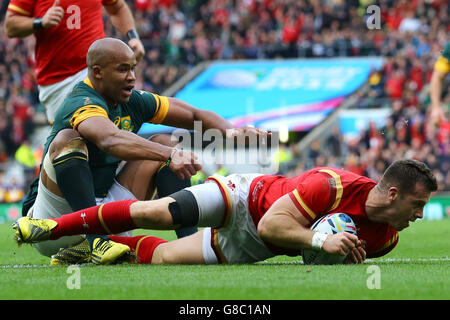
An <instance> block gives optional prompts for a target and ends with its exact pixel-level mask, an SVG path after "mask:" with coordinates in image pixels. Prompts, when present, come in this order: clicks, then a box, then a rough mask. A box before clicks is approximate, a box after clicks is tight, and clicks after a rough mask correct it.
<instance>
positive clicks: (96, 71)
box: [92, 65, 103, 79]
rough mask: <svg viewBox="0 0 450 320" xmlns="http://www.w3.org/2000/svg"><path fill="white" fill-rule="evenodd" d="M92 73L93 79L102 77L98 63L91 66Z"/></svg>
mask: <svg viewBox="0 0 450 320" xmlns="http://www.w3.org/2000/svg"><path fill="white" fill-rule="evenodd" d="M92 73H93V75H94V78H95V79H102V78H103V71H102V68H101V67H100V66H99V65H94V66H92Z"/></svg>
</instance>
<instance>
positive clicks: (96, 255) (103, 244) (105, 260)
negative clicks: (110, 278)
mask: <svg viewBox="0 0 450 320" xmlns="http://www.w3.org/2000/svg"><path fill="white" fill-rule="evenodd" d="M129 253H130V247H129V246H127V245H125V244H122V243H117V242H114V241H112V240H105V239H102V238H95V239H94V241H93V242H92V262H93V263H94V264H102V265H107V264H114V263H120V262H124V261H125V260H126V259H127V257H128V256H129Z"/></svg>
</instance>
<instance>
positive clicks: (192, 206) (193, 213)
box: [169, 190, 199, 227]
mask: <svg viewBox="0 0 450 320" xmlns="http://www.w3.org/2000/svg"><path fill="white" fill-rule="evenodd" d="M170 197H171V198H173V199H175V202H171V203H170V204H169V212H170V214H171V216H172V220H173V224H174V225H180V226H181V227H193V226H196V225H197V224H198V218H199V211H198V205H197V201H196V200H195V198H194V195H193V194H192V193H191V192H190V191H187V190H181V191H178V192H175V193H173V194H171V195H170Z"/></svg>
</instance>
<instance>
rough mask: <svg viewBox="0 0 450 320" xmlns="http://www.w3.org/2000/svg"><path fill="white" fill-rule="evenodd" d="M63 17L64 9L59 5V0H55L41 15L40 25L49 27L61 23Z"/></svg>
mask: <svg viewBox="0 0 450 320" xmlns="http://www.w3.org/2000/svg"><path fill="white" fill-rule="evenodd" d="M63 17H64V9H63V7H61V6H60V5H59V0H55V2H54V3H53V5H52V6H51V7H50V8H49V9H48V10H47V12H46V13H45V14H44V16H43V17H42V26H43V27H44V28H51V27H54V26H57V25H58V24H60V23H61V20H62V18H63Z"/></svg>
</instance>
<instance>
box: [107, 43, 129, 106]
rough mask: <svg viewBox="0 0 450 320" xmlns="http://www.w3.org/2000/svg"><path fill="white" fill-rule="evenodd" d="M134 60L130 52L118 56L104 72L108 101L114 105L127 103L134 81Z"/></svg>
mask: <svg viewBox="0 0 450 320" xmlns="http://www.w3.org/2000/svg"><path fill="white" fill-rule="evenodd" d="M135 67H136V58H135V57H134V54H133V53H132V51H131V52H124V53H123V54H118V58H117V59H114V61H112V62H111V63H110V64H109V65H108V66H107V67H106V70H105V77H104V79H105V80H104V82H105V89H106V91H107V95H108V96H109V98H110V100H112V101H113V102H115V103H119V104H123V103H127V102H128V100H130V97H131V91H132V90H133V88H134V83H135V81H136V76H135Z"/></svg>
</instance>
